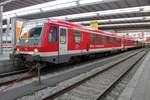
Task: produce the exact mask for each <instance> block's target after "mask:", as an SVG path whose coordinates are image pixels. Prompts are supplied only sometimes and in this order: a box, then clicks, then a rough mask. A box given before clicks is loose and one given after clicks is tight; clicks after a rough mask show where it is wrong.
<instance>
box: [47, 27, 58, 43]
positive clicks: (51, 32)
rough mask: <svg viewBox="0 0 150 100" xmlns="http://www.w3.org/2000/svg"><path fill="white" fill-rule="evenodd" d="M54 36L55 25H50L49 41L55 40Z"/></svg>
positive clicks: (55, 33) (55, 31) (55, 32)
mask: <svg viewBox="0 0 150 100" xmlns="http://www.w3.org/2000/svg"><path fill="white" fill-rule="evenodd" d="M56 36H57V27H55V26H52V27H51V28H50V30H49V37H48V39H49V42H54V41H56Z"/></svg>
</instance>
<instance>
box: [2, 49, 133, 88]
mask: <svg viewBox="0 0 150 100" xmlns="http://www.w3.org/2000/svg"><path fill="white" fill-rule="evenodd" d="M134 51H136V50H133V51H128V52H126V53H127V54H130V52H134ZM115 55H116V57H118V58H119V57H120V58H121V57H122V55H123V54H118V55H117V54H115ZM115 55H114V56H115ZM112 56H113V55H112ZM107 57H111V56H107ZM107 57H102V58H98V59H95V60H94V61H98V60H100V59H105V58H107ZM91 62H93V60H90V61H83V62H80V63H79V64H77V63H75V64H74V65H69V66H67V69H70V68H72V67H74V66H80V65H84V64H88V63H91ZM55 67H57V66H55ZM63 67H64V66H63V65H61V68H60V65H59V70H64V68H63ZM48 70H49V69H46V72H45V73H44V74H46V73H53V72H55V70H54V69H51V70H52V72H50V71H48ZM56 70H58V68H56ZM27 71H28V69H21V70H17V71H12V72H6V73H1V74H0V87H1V86H3V85H7V84H10V83H12V82H14V81H16V80H17V79H18V77H19V76H22V74H24V73H26V72H27ZM57 72H59V71H57ZM34 76H36V75H35V73H34V75H33V74H32V73H28V75H26V76H25V77H23V78H22V79H20V80H19V81H22V80H25V79H29V78H32V77H34ZM19 81H17V82H19Z"/></svg>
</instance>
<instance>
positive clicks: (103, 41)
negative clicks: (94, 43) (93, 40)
mask: <svg viewBox="0 0 150 100" xmlns="http://www.w3.org/2000/svg"><path fill="white" fill-rule="evenodd" d="M105 41H106V40H105V36H103V37H102V43H103V44H105Z"/></svg>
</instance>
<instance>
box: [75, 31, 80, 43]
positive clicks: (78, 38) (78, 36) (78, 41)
mask: <svg viewBox="0 0 150 100" xmlns="http://www.w3.org/2000/svg"><path fill="white" fill-rule="evenodd" d="M74 41H75V43H80V42H81V32H80V31H75V32H74Z"/></svg>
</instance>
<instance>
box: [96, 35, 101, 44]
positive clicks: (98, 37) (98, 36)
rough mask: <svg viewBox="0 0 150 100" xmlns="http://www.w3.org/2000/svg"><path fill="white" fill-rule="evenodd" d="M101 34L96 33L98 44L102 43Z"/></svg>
mask: <svg viewBox="0 0 150 100" xmlns="http://www.w3.org/2000/svg"><path fill="white" fill-rule="evenodd" d="M100 40H101V39H100V35H96V41H97V44H100Z"/></svg>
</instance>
